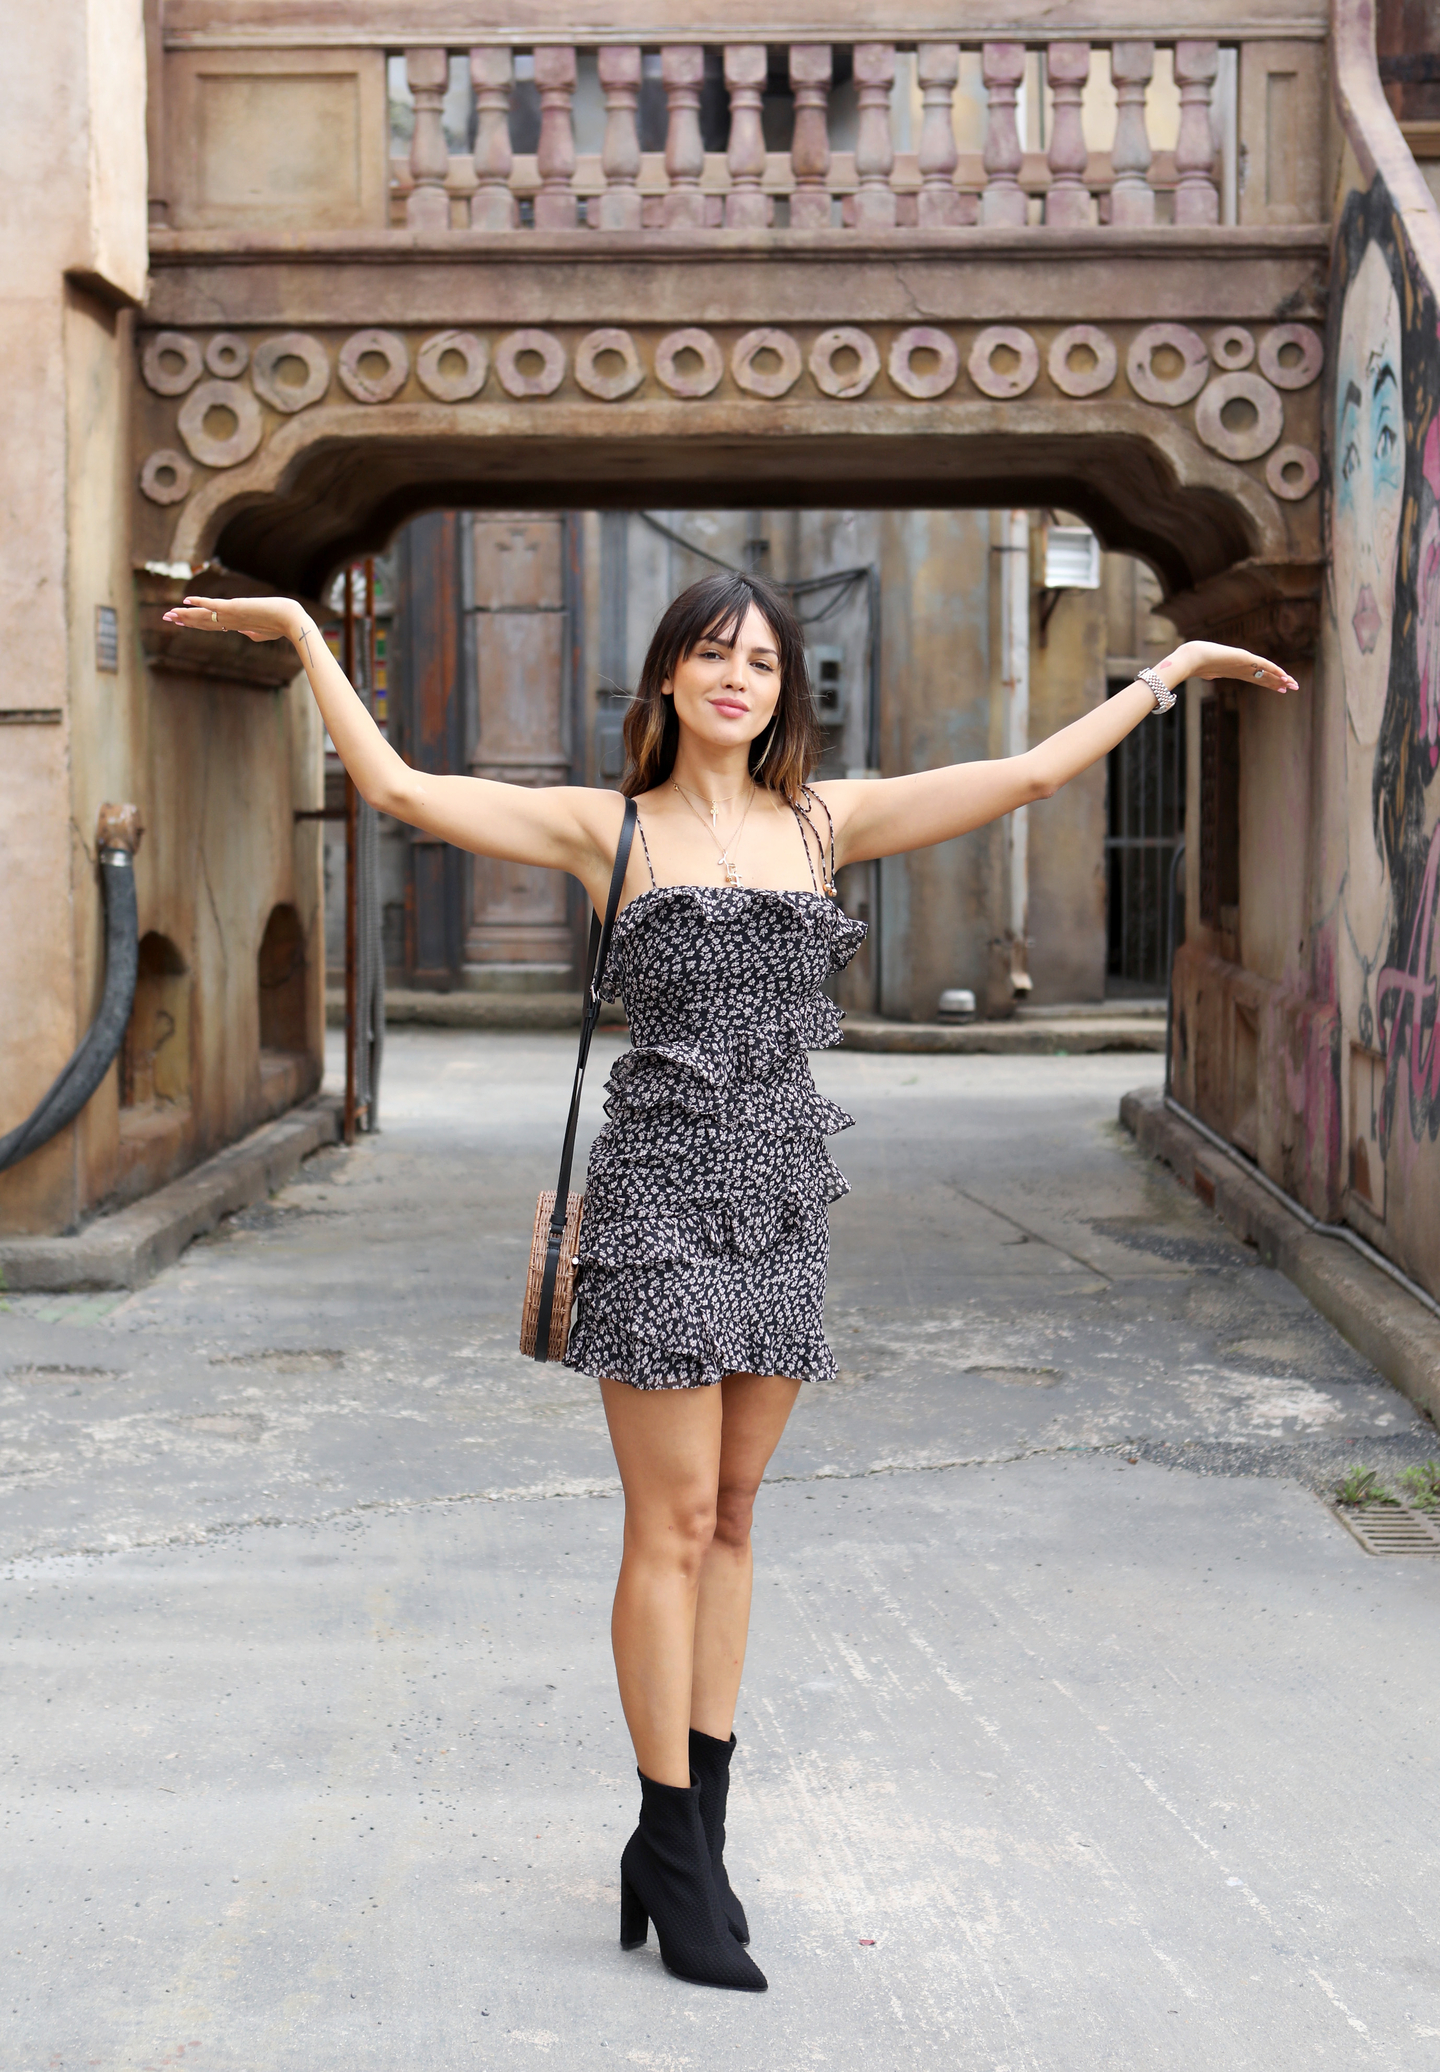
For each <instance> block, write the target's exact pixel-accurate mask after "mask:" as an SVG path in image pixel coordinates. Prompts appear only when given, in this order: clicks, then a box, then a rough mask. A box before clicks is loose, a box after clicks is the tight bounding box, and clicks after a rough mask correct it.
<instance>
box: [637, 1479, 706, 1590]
mask: <svg viewBox="0 0 1440 2072" xmlns="http://www.w3.org/2000/svg"><path fill="white" fill-rule="evenodd" d="M715 1533H716V1499H715V1492H714V1491H713V1490H709V1491H706V1490H703V1489H697V1490H694V1491H692V1492H687V1493H685V1494H684V1495H675V1496H672V1497H670V1498H669V1499H668V1500H667V1501H666V1502H665V1503H663V1504H653V1503H651V1504H642V1505H635V1504H633V1503H632V1504H629V1505H627V1506H626V1511H625V1545H626V1548H627V1550H628V1551H631V1552H633V1553H636V1554H639V1555H640V1556H641V1557H642V1559H644V1560H646V1561H651V1562H660V1563H663V1564H665V1565H667V1566H670V1567H674V1568H678V1569H681V1570H683V1571H685V1572H687V1573H689V1572H691V1571H697V1572H698V1570H699V1568H700V1564H701V1563H702V1562H703V1561H704V1559H705V1555H706V1553H707V1551H708V1550H709V1548H710V1546H711V1543H712V1542H713V1540H714V1538H715Z"/></svg>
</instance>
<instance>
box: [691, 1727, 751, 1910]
mask: <svg viewBox="0 0 1440 2072" xmlns="http://www.w3.org/2000/svg"><path fill="white" fill-rule="evenodd" d="M734 1753H735V1736H734V1735H733V1734H732V1735H731V1736H730V1739H729V1740H728V1741H717V1740H716V1739H715V1736H714V1735H713V1734H701V1733H698V1732H697V1731H696V1729H695V1728H694V1727H692V1728H691V1729H690V1770H691V1774H692V1775H693V1776H695V1777H698V1778H699V1780H700V1824H701V1826H702V1827H703V1828H704V1830H705V1841H706V1844H707V1846H708V1847H709V1850H710V1873H711V1876H712V1877H713V1878H714V1880H715V1893H716V1897H717V1898H718V1899H719V1901H720V1907H721V1911H722V1912H723V1913H724V1915H725V1918H726V1920H727V1921H728V1922H729V1923H730V1933H731V1934H732V1935H733V1936H734V1938H735V1940H736V1942H742V1943H748V1942H749V1940H750V1925H749V1923H748V1922H747V1921H746V1919H745V1909H744V1907H742V1906H741V1904H740V1902H739V1900H738V1899H737V1898H736V1897H735V1894H734V1893H733V1892H732V1891H731V1889H730V1880H729V1878H728V1877H727V1876H726V1872H725V1801H726V1799H727V1798H728V1797H729V1795H730V1758H731V1756H732V1755H734Z"/></svg>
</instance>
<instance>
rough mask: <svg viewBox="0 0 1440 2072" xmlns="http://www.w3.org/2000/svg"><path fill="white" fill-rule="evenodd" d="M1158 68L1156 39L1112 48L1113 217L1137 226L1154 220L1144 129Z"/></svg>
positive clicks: (1152, 189)
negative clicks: (1147, 99) (1147, 92)
mask: <svg viewBox="0 0 1440 2072" xmlns="http://www.w3.org/2000/svg"><path fill="white" fill-rule="evenodd" d="M1154 70H1155V46H1154V44H1153V43H1117V44H1115V45H1113V47H1112V48H1111V52H1110V77H1111V78H1112V79H1113V80H1114V82H1115V99H1116V101H1117V102H1118V104H1119V105H1118V107H1117V109H1116V113H1115V142H1114V144H1113V145H1112V146H1111V150H1110V164H1111V166H1112V167H1113V169H1114V173H1115V184H1114V186H1113V187H1112V188H1111V190H1110V221H1111V222H1112V223H1122V224H1125V225H1127V226H1129V227H1130V228H1132V229H1133V228H1136V227H1138V226H1142V225H1144V224H1147V223H1153V222H1154V221H1155V189H1154V188H1153V187H1152V186H1151V185H1150V138H1149V135H1148V134H1147V132H1146V129H1145V89H1146V87H1147V86H1148V85H1149V84H1150V77H1151V74H1152V73H1153V72H1154Z"/></svg>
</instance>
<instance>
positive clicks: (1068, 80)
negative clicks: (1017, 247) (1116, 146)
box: [1045, 43, 1091, 230]
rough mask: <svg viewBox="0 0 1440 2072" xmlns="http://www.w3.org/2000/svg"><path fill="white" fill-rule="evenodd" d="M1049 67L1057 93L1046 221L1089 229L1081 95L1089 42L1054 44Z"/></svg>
mask: <svg viewBox="0 0 1440 2072" xmlns="http://www.w3.org/2000/svg"><path fill="white" fill-rule="evenodd" d="M1045 70H1046V74H1047V76H1048V77H1049V80H1050V87H1051V91H1052V92H1053V94H1054V96H1055V108H1054V117H1053V122H1052V126H1051V130H1050V160H1049V162H1050V191H1049V193H1048V194H1047V195H1046V196H1045V221H1046V222H1047V223H1057V224H1060V225H1062V226H1063V227H1064V228H1066V229H1069V230H1076V229H1088V228H1089V225H1090V220H1091V208H1090V189H1089V188H1088V187H1087V186H1086V185H1085V170H1086V167H1087V166H1088V165H1089V163H1090V153H1089V152H1088V151H1087V149H1086V148H1085V125H1084V121H1083V119H1082V117H1081V113H1080V97H1081V95H1082V94H1083V93H1084V91H1085V82H1086V80H1087V79H1088V78H1089V77H1090V46H1089V44H1088V43H1052V44H1051V45H1050V48H1049V50H1048V51H1047V52H1046V54H1045Z"/></svg>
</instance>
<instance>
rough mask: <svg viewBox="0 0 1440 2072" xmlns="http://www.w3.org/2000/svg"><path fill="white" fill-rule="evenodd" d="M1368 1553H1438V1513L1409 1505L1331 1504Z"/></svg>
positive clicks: (1439, 1528)
mask: <svg viewBox="0 0 1440 2072" xmlns="http://www.w3.org/2000/svg"><path fill="white" fill-rule="evenodd" d="M1331 1509H1332V1510H1333V1511H1334V1513H1335V1516H1336V1517H1337V1518H1338V1519H1339V1520H1340V1523H1341V1524H1342V1525H1344V1526H1346V1527H1347V1528H1348V1529H1349V1530H1350V1531H1351V1532H1352V1533H1354V1535H1355V1537H1356V1539H1357V1540H1358V1541H1359V1542H1360V1544H1361V1546H1362V1547H1363V1548H1364V1549H1365V1552H1366V1553H1367V1554H1429V1555H1431V1556H1434V1555H1437V1554H1440V1514H1437V1513H1434V1512H1429V1511H1412V1510H1411V1508H1410V1506H1409V1505H1408V1504H1333V1505H1332V1506H1331Z"/></svg>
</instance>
